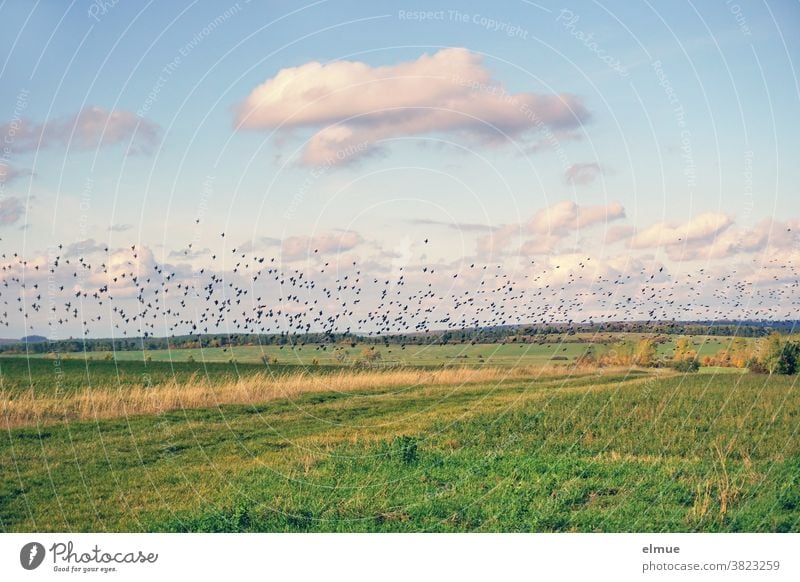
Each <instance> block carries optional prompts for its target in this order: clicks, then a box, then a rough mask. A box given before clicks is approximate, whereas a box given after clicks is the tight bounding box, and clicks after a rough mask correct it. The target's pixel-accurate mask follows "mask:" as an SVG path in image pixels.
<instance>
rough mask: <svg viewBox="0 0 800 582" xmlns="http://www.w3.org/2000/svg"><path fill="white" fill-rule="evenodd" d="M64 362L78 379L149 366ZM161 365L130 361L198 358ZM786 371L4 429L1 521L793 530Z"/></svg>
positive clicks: (533, 383) (90, 525)
mask: <svg viewBox="0 0 800 582" xmlns="http://www.w3.org/2000/svg"><path fill="white" fill-rule="evenodd" d="M23 364H24V366H23ZM68 364H69V366H67V367H65V370H67V374H66V376H69V385H70V386H74V387H76V388H77V387H80V386H82V385H84V384H85V383H88V382H91V383H92V384H97V385H99V384H100V382H101V381H102V382H107V381H114V378H115V374H116V373H120V374H121V375H122V376H121V377H123V378H128V379H131V381H135V379H136V378H137V377H138V375H139V374H141V373H142V370H143V369H145V366H144V364H140V363H136V362H118V363H117V364H115V363H114V362H92V363H90V365H89V368H88V380H87V379H83V380H81V379H80V378H75V377H73V375H74V374H85V373H86V367H85V366H84V365H83V364H82V363H80V362H75V363H74V364H75V366H76V367H75V368H73V367H72V364H73V363H71V362H70V363H68ZM0 365H2V374H3V382H4V387H5V386H6V385H7V383H8V382H9V381H10V376H11V375H12V374H13V378H17V374H18V373H19V372H20V369H19V368H14V366H23V368H24V367H27V362H24V360H21V361H16V360H14V361H12V360H8V361H6V360H3V361H2V362H0ZM31 366H32V370H33V373H32V376H33V377H34V378H35V379H36V378H39V380H38V382H41V383H46V382H45V381H44V380H42V379H41V378H40V376H42V375H44V374H51V372H45V371H44V370H43V369H39V368H36V367H35V366H52V362H51V361H47V360H37V361H36V362H34V361H33V360H32V361H31ZM171 366H173V364H170V363H164V364H161V363H157V362H152V363H151V364H148V365H147V367H146V369H147V372H146V373H152V374H153V376H154V377H158V378H169V377H171V374H186V375H187V376H186V377H188V374H191V373H193V372H196V371H197V369H196V368H193V367H187V368H182V367H180V366H178V367H176V368H174V369H173V368H172V367H171ZM187 366H189V365H187ZM256 368H257V369H262V368H261V367H254V369H256ZM117 370H119V372H117ZM207 370H208V374H209V375H210V377H215V378H220V379H222V378H225V377H227V376H226V375H230V374H235V373H236V371H235V370H232V367H231V366H230V365H225V364H216V365H212V364H209V365H208V367H207ZM238 370H239V373H241V371H242V368H241V367H239V368H238ZM795 383H796V377H766V376H757V375H750V374H739V375H726V376H719V375H701V374H695V375H690V376H681V375H674V374H672V373H670V372H666V373H665V372H663V371H662V372H660V373H658V374H656V373H654V372H653V373H651V372H640V371H636V372H635V373H631V374H625V373H613V374H612V373H609V372H603V373H596V372H581V373H579V374H577V375H575V376H573V377H564V378H538V379H537V378H531V379H529V380H519V381H514V382H508V383H504V384H502V385H500V386H494V385H465V386H461V387H453V386H439V387H432V386H414V387H408V388H407V389H401V390H398V389H396V388H395V389H386V390H376V391H375V392H371V393H370V394H369V395H368V396H364V395H348V394H343V393H316V394H308V395H305V396H302V397H299V398H295V399H294V400H291V401H289V400H277V401H272V402H268V403H265V404H263V405H258V406H222V407H219V408H214V409H202V410H183V411H177V412H169V413H164V414H160V415H157V416H142V417H130V418H123V419H117V420H109V421H102V422H91V421H87V422H74V423H70V424H60V425H54V426H47V427H42V428H39V429H37V428H36V427H31V428H24V429H15V430H11V431H7V432H6V433H5V435H4V436H3V437H2V440H1V441H0V465H1V466H2V467H3V472H2V480H1V481H0V529H2V530H4V531H64V530H66V531H795V532H796V531H800V442H799V441H798V433H797V431H798V425H799V424H800V423H799V422H798V421H800V396H798V390H797V389H796V385H795ZM21 384H22V385H24V382H21Z"/></svg>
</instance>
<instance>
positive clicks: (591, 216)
mask: <svg viewBox="0 0 800 582" xmlns="http://www.w3.org/2000/svg"><path fill="white" fill-rule="evenodd" d="M620 218H625V209H624V208H623V207H622V204H620V203H619V202H612V203H611V204H608V205H607V206H580V205H578V204H576V203H575V202H572V201H570V200H565V201H563V202H557V203H556V204H553V205H552V206H548V207H547V208H543V209H542V210H539V211H538V212H537V213H536V214H534V215H533V218H531V220H530V221H529V222H528V224H527V231H528V232H529V233H531V234H549V233H555V234H562V235H563V234H566V233H568V232H570V231H573V230H579V229H582V228H587V227H589V226H592V225H595V224H600V223H607V222H611V221H613V220H619V219H620Z"/></svg>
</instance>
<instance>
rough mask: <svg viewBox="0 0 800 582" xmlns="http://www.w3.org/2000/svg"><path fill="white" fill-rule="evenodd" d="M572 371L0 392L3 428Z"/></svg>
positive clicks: (367, 374)
mask: <svg viewBox="0 0 800 582" xmlns="http://www.w3.org/2000/svg"><path fill="white" fill-rule="evenodd" d="M573 374H575V371H574V370H570V369H568V368H565V367H561V368H559V367H548V368H527V367H520V368H511V369H509V368H477V369H476V368H443V369H440V370H414V369H401V370H389V371H370V370H366V371H353V370H343V371H341V372H334V373H331V374H324V375H322V374H307V373H300V374H285V375H281V376H272V375H269V374H267V373H259V374H253V375H251V376H246V377H243V378H240V379H238V380H236V381H233V382H226V383H219V382H216V383H215V382H210V381H208V380H207V379H206V378H203V377H200V376H194V377H192V378H190V379H189V380H187V381H185V382H178V381H172V382H169V383H166V384H161V385H158V386H154V387H142V386H119V387H117V388H112V387H97V388H89V389H87V390H84V391H81V392H72V393H68V394H65V395H62V396H60V397H54V396H52V395H36V394H34V393H33V391H30V392H23V393H18V394H15V395H13V396H11V395H10V394H9V393H2V394H0V401H1V402H2V415H3V424H4V425H5V426H6V427H7V428H19V427H25V426H35V425H37V424H39V425H41V424H53V423H57V422H65V421H71V420H90V419H109V418H121V417H126V416H129V415H141V414H159V413H163V412H169V411H173V410H181V409H193V408H209V407H216V406H220V405H224V404H260V403H264V402H267V401H270V400H275V399H279V398H293V397H297V396H299V395H302V394H309V393H314V392H342V393H348V394H358V393H365V394H367V393H369V391H370V390H377V389H385V388H400V387H414V386H443V385H461V384H475V383H493V384H499V383H502V382H504V381H509V380H519V379H522V378H539V377H547V376H554V377H558V376H566V375H573Z"/></svg>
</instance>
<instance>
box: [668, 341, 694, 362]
mask: <svg viewBox="0 0 800 582" xmlns="http://www.w3.org/2000/svg"><path fill="white" fill-rule="evenodd" d="M696 358H697V351H696V350H695V349H694V345H693V344H692V340H691V338H688V337H679V338H678V339H677V340H675V350H674V352H673V353H672V360H673V361H674V362H678V361H681V360H694V359H696Z"/></svg>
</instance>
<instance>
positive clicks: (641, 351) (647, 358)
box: [632, 338, 657, 366]
mask: <svg viewBox="0 0 800 582" xmlns="http://www.w3.org/2000/svg"><path fill="white" fill-rule="evenodd" d="M656 356H657V354H656V344H655V342H654V341H653V340H652V339H648V338H645V339H642V340H639V342H638V343H637V344H636V348H635V349H634V352H633V362H632V363H633V364H634V365H636V366H654V365H655V363H656Z"/></svg>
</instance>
